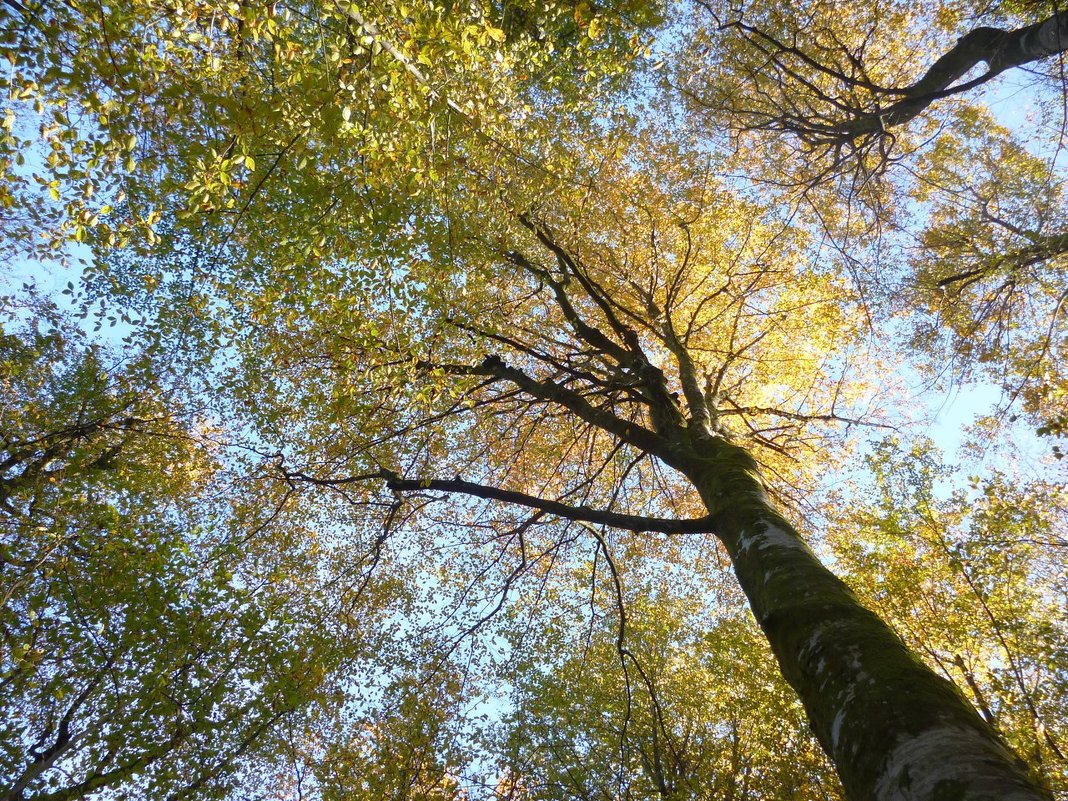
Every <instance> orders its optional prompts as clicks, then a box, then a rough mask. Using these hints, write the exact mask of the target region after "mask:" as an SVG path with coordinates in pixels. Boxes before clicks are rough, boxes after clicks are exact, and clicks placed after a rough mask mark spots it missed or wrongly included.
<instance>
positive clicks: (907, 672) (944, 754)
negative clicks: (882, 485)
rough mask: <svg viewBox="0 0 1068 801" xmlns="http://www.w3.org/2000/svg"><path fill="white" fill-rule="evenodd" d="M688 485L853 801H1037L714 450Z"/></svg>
mask: <svg viewBox="0 0 1068 801" xmlns="http://www.w3.org/2000/svg"><path fill="white" fill-rule="evenodd" d="M687 461H688V464H687V465H686V467H685V472H686V473H687V474H688V475H689V476H690V478H691V479H692V480H693V482H694V484H695V485H696V486H697V488H698V491H699V492H700V494H701V496H702V499H703V500H704V502H705V504H706V505H707V506H708V508H709V511H710V513H711V515H712V520H713V521H714V522H713V526H714V528H715V531H716V533H717V536H718V537H719V539H720V540H721V541H722V542H723V544H724V546H725V547H726V549H727V551H728V553H729V554H730V557H731V560H732V562H733V565H734V570H735V573H736V574H737V576H738V580H739V581H740V582H741V585H742V588H743V590H744V591H745V594H746V596H747V598H748V599H749V603H750V605H751V608H752V611H753V614H754V616H755V617H756V619H757V622H758V623H759V624H760V627H761V628H762V629H763V631H764V633H765V634H766V636H767V639H768V642H769V643H770V645H771V648H772V650H773V652H774V653H775V657H776V659H777V660H778V663H779V666H780V669H781V670H782V673H783V675H784V676H785V678H786V680H787V681H788V682H789V683H790V685H791V686H792V687H793V688H794V690H795V691H796V692H797V693H798V695H799V696H800V698H801V701H802V703H803V704H804V706H805V710H806V712H807V714H808V717H809V721H810V724H811V726H812V730H813V732H814V733H815V734H816V737H817V738H818V739H819V741H820V743H821V744H822V746H823V748H824V749H825V750H826V752H827V753H828V754H829V755H830V757H831V759H832V760H833V762H834V764H835V766H836V768H837V770H838V773H839V775H840V777H841V779H842V783H843V785H844V787H845V789H846V792H847V794H848V795H849V797H850V798H851V799H854V800H855V801H862V800H863V801H866V800H867V799H873V800H874V801H905V799H908V800H909V801H993V800H994V799H998V801H1008V800H1009V799H1011V800H1012V801H1038V800H1039V799H1046V798H1047V796H1045V795H1044V794H1043V792H1042V791H1041V790H1039V789H1038V788H1036V786H1035V784H1034V783H1033V782H1032V781H1031V780H1030V779H1029V777H1028V775H1027V770H1026V767H1025V766H1024V765H1023V763H1022V762H1021V761H1020V760H1019V759H1017V758H1016V757H1015V756H1014V755H1013V754H1012V752H1011V751H1010V750H1009V749H1008V748H1007V747H1006V746H1005V745H1004V744H1003V743H1002V742H1001V741H1000V740H999V738H998V736H997V735H996V733H995V732H994V731H993V730H992V729H991V728H990V727H989V726H988V725H987V724H986V723H985V722H984V721H983V720H982V718H981V717H980V716H979V714H978V713H977V712H976V711H975V710H974V709H973V708H972V707H971V705H970V704H968V702H967V701H966V700H965V699H964V698H963V696H962V695H961V694H960V693H959V692H958V690H957V689H956V687H955V686H954V685H953V684H951V683H950V682H949V681H947V680H946V679H944V678H942V677H940V676H938V675H937V674H935V673H934V672H933V671H932V670H931V669H929V668H928V667H927V666H926V665H924V664H923V663H922V662H921V661H920V660H919V659H918V658H917V657H916V656H915V655H914V654H912V653H911V652H910V651H909V650H908V649H907V648H906V647H905V645H904V643H903V642H902V641H901V640H900V639H899V638H898V637H897V635H896V634H895V633H894V632H893V631H892V630H891V629H890V627H889V626H887V624H886V623H884V622H883V621H882V620H881V619H880V618H879V617H877V616H876V615H875V614H873V613H872V612H870V611H868V610H867V609H865V608H864V606H862V605H861V603H860V602H859V601H858V599H857V597H856V596H855V595H854V594H853V593H852V591H851V590H850V589H849V588H848V587H847V586H846V585H845V584H844V583H843V582H842V581H841V580H840V579H838V578H837V577H836V576H834V574H832V573H831V572H830V571H829V570H828V569H827V568H825V567H824V566H823V565H822V564H821V563H820V561H819V560H818V559H817V558H816V556H815V554H814V553H813V552H812V550H811V549H810V548H809V547H808V545H806V544H805V542H804V540H802V538H801V537H800V536H799V535H798V533H797V531H796V530H795V529H794V528H793V527H792V526H791V525H790V524H789V523H787V522H786V520H784V519H783V517H782V515H781V514H780V513H779V512H778V511H777V510H776V509H775V508H774V506H773V505H772V503H771V502H770V501H769V499H768V497H767V495H766V493H765V491H764V488H763V484H762V482H761V479H760V476H759V474H758V472H757V468H756V464H755V462H753V460H752V458H751V457H750V456H749V455H748V454H747V453H746V452H745V451H744V450H742V449H740V448H738V447H737V446H734V445H731V444H729V443H727V442H726V441H724V440H722V439H717V438H714V439H710V440H706V441H705V442H704V443H702V447H701V450H700V452H699V453H698V454H697V455H696V457H695V458H692V459H690V460H687Z"/></svg>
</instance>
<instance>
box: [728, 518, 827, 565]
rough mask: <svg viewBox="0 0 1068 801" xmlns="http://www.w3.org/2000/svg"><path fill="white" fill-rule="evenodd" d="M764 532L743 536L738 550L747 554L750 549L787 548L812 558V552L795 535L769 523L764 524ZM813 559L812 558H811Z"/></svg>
mask: <svg viewBox="0 0 1068 801" xmlns="http://www.w3.org/2000/svg"><path fill="white" fill-rule="evenodd" d="M763 526H764V530H763V531H759V532H755V533H752V534H750V533H746V534H743V535H742V537H741V540H740V541H739V544H738V550H740V551H741V552H742V553H743V554H748V553H749V549H750V548H756V549H757V550H763V549H764V548H787V549H789V550H792V551H801V552H802V553H804V554H807V555H809V556H812V550H811V549H810V548H809V547H808V545H806V544H805V541H804V540H802V539H801V538H800V537H798V536H797V535H796V534H791V533H789V532H787V531H783V530H782V529H781V528H779V527H778V526H775V525H772V524H771V523H764V524H763ZM813 558H814V557H813Z"/></svg>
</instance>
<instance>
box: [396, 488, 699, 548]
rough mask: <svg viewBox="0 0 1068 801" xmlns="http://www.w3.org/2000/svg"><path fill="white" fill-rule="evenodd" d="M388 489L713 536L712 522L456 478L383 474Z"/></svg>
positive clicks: (642, 529)
mask: <svg viewBox="0 0 1068 801" xmlns="http://www.w3.org/2000/svg"><path fill="white" fill-rule="evenodd" d="M383 477H384V478H386V486H387V487H389V488H390V489H391V490H395V491H397V492H419V491H425V490H436V491H438V492H452V493H459V494H462V495H471V496H474V497H476V498H485V499H486V500H493V501H502V502H504V503H514V504H517V505H519V506H526V507H528V508H530V509H538V510H540V511H543V512H547V513H548V514H552V515H556V516H557V517H563V518H565V519H567V520H575V521H582V522H584V523H595V524H598V525H605V526H610V527H612V528H619V529H624V530H626V531H638V532H647V531H657V532H661V533H663V534H702V533H712V527H711V522H710V518H708V517H703V518H697V519H694V520H677V519H674V518H667V517H642V516H640V515H628V514H620V513H618V512H606V511H603V510H600V509H593V508H591V507H589V506H572V505H570V504H566V503H561V502H560V501H554V500H550V499H548V498H538V497H536V496H534V495H527V494H526V493H523V492H516V491H514V490H505V489H500V488H498V487H489V486H486V485H484V484H475V483H474V482H471V481H464V480H463V479H460V478H457V479H452V480H442V479H422V480H416V479H402V478H399V477H398V476H395V475H392V474H384V475H383Z"/></svg>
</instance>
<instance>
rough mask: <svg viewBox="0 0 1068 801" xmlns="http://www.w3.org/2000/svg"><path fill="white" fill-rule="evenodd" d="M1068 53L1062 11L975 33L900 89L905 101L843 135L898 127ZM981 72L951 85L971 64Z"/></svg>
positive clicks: (1066, 16) (1067, 23)
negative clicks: (952, 98) (1017, 70)
mask: <svg viewBox="0 0 1068 801" xmlns="http://www.w3.org/2000/svg"><path fill="white" fill-rule="evenodd" d="M1065 49H1068V11H1061V12H1059V13H1057V14H1054V15H1053V16H1051V17H1049V18H1047V19H1044V20H1042V21H1041V22H1036V23H1034V24H1033V25H1027V26H1025V27H1023V28H1016V29H1014V30H1011V31H1005V30H1001V29H999V28H976V29H974V30H972V31H969V32H968V33H966V34H965V35H964V36H962V37H961V38H960V39H959V40H958V41H957V43H956V44H955V45H954V46H953V47H952V48H951V49H950V50H949V51H948V52H946V53H945V54H944V55H942V57H941V58H939V59H938V60H937V61H936V62H935V63H934V64H932V65H931V67H930V69H928V70H927V72H925V73H924V74H923V77H921V78H920V79H919V80H918V81H916V82H915V83H914V84H912V85H911V86H909V87H908V88H906V89H905V90H904V94H905V97H904V98H903V99H902V100H899V101H897V102H896V103H894V104H893V105H891V106H888V107H887V108H885V109H883V110H882V111H881V112H878V113H875V114H865V115H862V116H860V117H857V118H856V119H854V120H853V121H851V122H848V123H846V124H845V126H844V132H846V133H849V134H850V135H852V136H859V135H861V134H865V133H871V132H873V131H877V130H884V129H887V128H893V127H895V126H899V125H904V124H905V123H906V122H909V121H911V120H912V119H914V118H915V117H917V116H919V115H920V113H922V112H923V111H924V109H926V108H927V107H928V106H929V105H931V103H933V102H934V101H935V100H938V99H939V98H941V97H945V96H946V95H949V94H955V93H957V92H960V91H964V90H965V89H970V88H972V87H974V86H977V85H979V84H982V83H985V82H986V81H989V80H990V79H991V78H993V77H995V76H996V75H1000V74H1001V73H1002V72H1004V71H1005V70H1007V69H1011V68H1012V67H1021V66H1023V65H1024V64H1030V63H1032V62H1034V61H1041V60H1042V59H1045V58H1049V57H1050V56H1054V55H1057V54H1058V53H1063V52H1064V51H1065ZM981 63H983V64H986V66H987V71H986V72H985V73H983V74H982V75H980V76H979V77H978V78H975V79H974V80H971V81H968V82H967V83H965V84H962V85H959V86H954V84H955V83H956V81H957V80H959V79H960V78H962V77H963V76H964V75H965V74H967V72H968V71H969V70H971V69H972V68H973V67H975V66H976V65H977V64H981Z"/></svg>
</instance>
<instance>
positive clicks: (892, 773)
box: [832, 713, 1044, 801]
mask: <svg viewBox="0 0 1068 801" xmlns="http://www.w3.org/2000/svg"><path fill="white" fill-rule="evenodd" d="M839 714H841V713H839ZM835 722H836V723H837V718H836V719H835ZM832 740H833V732H832ZM1011 759H1012V757H1011V756H1010V755H1009V754H1008V753H1006V752H1004V751H1003V750H1002V749H1001V748H1000V747H999V746H997V745H996V744H995V743H994V742H992V741H990V740H988V739H987V738H986V737H984V736H982V735H981V734H980V733H979V732H977V731H975V730H974V729H968V728H964V727H961V726H942V727H939V728H937V729H930V730H928V731H925V732H924V733H923V734H919V735H916V736H911V737H908V738H907V739H904V740H903V741H901V740H899V742H898V744H897V745H896V746H895V747H894V749H893V751H891V752H890V756H889V757H888V758H887V760H886V763H885V765H884V767H883V772H882V774H881V775H880V777H879V779H878V781H876V783H875V794H874V798H875V799H877V801H930V799H933V798H934V792H935V789H936V788H937V787H938V785H939V784H940V783H941V782H956V783H958V785H959V786H960V787H961V789H965V793H964V794H963V795H962V796H961V797H962V798H966V799H967V801H1044V798H1043V796H1042V795H1040V794H1039V793H1038V792H1036V791H1033V790H1030V789H1028V788H1027V787H1026V786H1024V785H1023V784H1022V782H1021V781H1019V780H1014V779H1013V778H1012V777H1011V775H1008V771H1007V770H1006V763H1008V762H1009V761H1010V760H1011ZM943 790H944V788H943Z"/></svg>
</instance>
